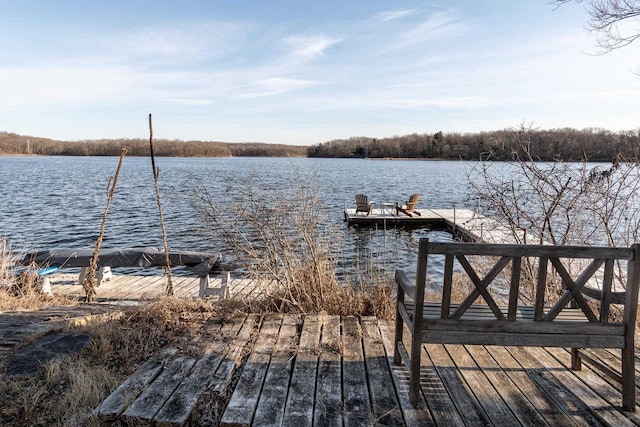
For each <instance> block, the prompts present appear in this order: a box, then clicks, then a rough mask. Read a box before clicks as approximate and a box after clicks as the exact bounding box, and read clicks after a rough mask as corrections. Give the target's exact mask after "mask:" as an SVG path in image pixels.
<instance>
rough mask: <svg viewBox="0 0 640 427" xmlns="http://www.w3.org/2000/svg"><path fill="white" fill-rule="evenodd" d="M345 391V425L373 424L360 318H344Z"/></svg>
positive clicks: (343, 363) (343, 370) (343, 364)
mask: <svg viewBox="0 0 640 427" xmlns="http://www.w3.org/2000/svg"><path fill="white" fill-rule="evenodd" d="M342 330H343V332H342V343H343V346H344V349H343V358H342V372H343V375H342V377H343V393H344V411H345V414H344V424H345V426H369V425H373V419H372V414H371V410H370V406H371V401H370V398H369V391H368V388H367V372H366V368H365V364H364V354H363V352H362V331H361V328H360V323H359V322H358V319H356V318H355V317H352V316H347V317H344V318H343V319H342Z"/></svg>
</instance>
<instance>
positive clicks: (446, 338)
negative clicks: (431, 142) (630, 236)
mask: <svg viewBox="0 0 640 427" xmlns="http://www.w3.org/2000/svg"><path fill="white" fill-rule="evenodd" d="M639 249H640V245H633V246H632V247H631V248H604V247H578V246H551V245H504V244H483V243H438V242H430V241H429V240H428V239H421V240H420V245H419V253H418V267H417V274H416V283H415V284H414V283H412V282H411V281H410V280H409V279H408V278H407V276H406V274H405V273H404V272H403V271H400V270H398V271H397V272H396V282H397V285H398V292H397V293H398V295H397V313H396V328H395V354H394V361H395V363H397V364H400V363H402V362H404V364H405V365H406V367H407V369H408V371H409V375H410V395H411V402H412V403H413V404H414V405H415V404H417V402H418V397H419V393H420V353H421V345H422V343H436V344H465V345H467V344H468V345H473V344H478V345H504V346H536V347H567V348H571V365H572V366H571V367H572V369H574V370H580V368H581V362H582V360H583V359H584V360H585V361H588V362H589V363H590V364H591V365H594V368H597V369H599V371H600V372H602V373H604V374H607V375H609V376H611V377H612V378H614V379H615V380H617V381H618V382H620V383H621V385H622V407H623V408H624V409H626V410H631V411H634V410H635V360H634V357H635V351H634V345H635V343H634V333H635V324H636V310H637V305H638V282H639V278H640V268H639V266H640V262H638V251H639ZM433 255H440V256H435V257H434V256H433ZM442 255H444V258H443V257H442ZM471 257H473V260H472V259H471ZM434 258H435V261H436V262H434ZM479 259H483V260H485V259H486V260H490V261H491V264H490V265H492V267H491V268H486V267H485V268H483V271H487V272H486V274H484V277H481V275H479V273H477V271H476V270H478V269H479V267H478V260H479ZM454 260H455V261H457V263H454ZM443 261H444V262H443ZM617 261H622V263H623V265H624V264H626V270H625V269H623V274H621V276H624V277H622V281H625V282H626V285H625V287H624V289H625V291H624V292H614V290H613V289H612V288H613V286H612V284H613V283H614V276H615V274H614V271H616V270H615V267H616V265H617V264H616V263H617ZM472 262H473V265H472ZM525 263H527V264H525ZM570 263H572V266H575V265H577V266H578V268H577V269H578V270H580V272H578V274H571V273H570V271H571V268H570ZM509 265H510V266H511V268H510V269H507V268H506V267H507V266H509ZM525 265H531V266H533V267H532V268H533V275H532V277H534V279H533V282H534V283H533V284H532V286H531V288H532V293H533V295H531V299H530V300H531V303H525V302H523V299H525V298H523V292H522V288H524V283H521V276H524V266H525ZM427 268H429V272H430V273H431V272H432V271H434V270H432V269H434V268H435V269H436V270H438V271H439V273H440V274H441V275H442V276H441V277H442V279H441V280H442V282H441V291H438V293H439V294H440V296H439V297H438V298H436V300H439V301H437V302H425V286H426V285H427V283H428V275H427ZM454 271H460V272H461V275H462V276H463V277H464V281H466V283H467V284H468V285H470V286H468V287H466V288H465V289H471V291H470V293H468V294H467V295H466V296H465V297H464V298H460V300H461V302H459V303H453V302H452V291H453V295H459V294H460V292H461V289H460V288H464V287H463V286H461V284H462V282H460V281H459V280H458V278H457V277H456V278H454ZM434 276H437V275H436V274H434ZM618 276H620V274H619V275H618ZM498 277H500V278H501V279H500V280H501V281H502V282H501V283H494V281H495V282H498V280H496V278H498ZM553 278H555V279H558V278H559V280H561V283H562V286H561V288H558V289H559V290H560V291H559V292H557V294H558V295H555V297H554V295H552V292H551V289H552V288H551V287H550V283H551V280H552V279H553ZM618 281H620V277H618ZM596 282H597V285H598V288H594V287H593V284H594V283H596ZM492 283H493V285H492ZM587 283H588V285H589V286H585V284H587ZM490 285H492V286H490ZM496 290H499V291H500V292H499V294H500V295H502V298H503V299H504V301H505V304H504V305H503V306H501V305H499V304H498V302H499V301H500V300H499V299H498V298H496V295H497V293H496ZM590 302H591V303H590ZM594 303H595V306H594ZM596 306H597V308H596V309H594V308H592V307H596ZM617 307H619V308H620V309H621V310H622V314H621V315H620V316H616V317H615V318H614V316H613V315H612V311H615V310H614V308H617ZM405 323H406V325H407V327H408V329H409V331H410V341H411V348H410V350H409V352H407V349H406V347H405V345H404V343H403V332H404V324H405ZM586 348H619V349H622V370H621V372H616V371H615V370H612V369H610V368H608V367H606V366H604V365H600V364H598V361H597V360H594V359H593V358H590V357H588V356H587V355H586V354H583V352H581V351H580V349H586Z"/></svg>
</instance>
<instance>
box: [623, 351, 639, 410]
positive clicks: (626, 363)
mask: <svg viewBox="0 0 640 427" xmlns="http://www.w3.org/2000/svg"><path fill="white" fill-rule="evenodd" d="M629 347H631V348H629ZM635 362H636V357H635V349H634V346H633V344H632V345H631V346H627V348H623V349H622V409H624V410H625V411H635V410H636V363H635Z"/></svg>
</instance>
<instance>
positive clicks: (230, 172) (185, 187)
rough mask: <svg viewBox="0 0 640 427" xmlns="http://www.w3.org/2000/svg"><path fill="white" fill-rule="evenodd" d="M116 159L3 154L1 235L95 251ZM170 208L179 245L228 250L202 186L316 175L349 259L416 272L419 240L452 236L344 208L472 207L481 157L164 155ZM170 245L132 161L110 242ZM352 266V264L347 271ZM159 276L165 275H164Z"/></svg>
mask: <svg viewBox="0 0 640 427" xmlns="http://www.w3.org/2000/svg"><path fill="white" fill-rule="evenodd" d="M117 164H118V158H117V157H0V183H1V185H0V237H5V238H7V239H8V240H9V241H10V242H11V243H12V246H13V248H14V250H18V251H22V250H25V251H33V250H40V249H48V248H53V247H65V248H79V249H80V248H85V249H92V248H93V246H94V245H95V240H96V238H97V236H98V234H99V232H100V224H101V221H102V215H103V211H104V207H105V203H106V186H107V183H108V181H109V177H110V176H112V175H114V174H115V170H116V167H117ZM156 165H157V166H158V167H159V168H160V183H159V184H160V189H161V196H162V205H163V213H164V218H165V223H166V229H167V233H168V239H169V246H170V248H171V249H174V250H197V251H206V252H214V253H217V252H220V251H224V250H225V248H224V247H223V242H222V241H221V240H220V239H219V238H217V237H216V235H215V233H208V232H205V231H203V228H202V225H203V224H202V222H201V216H200V215H199V214H198V209H197V208H198V202H197V200H198V198H197V196H196V194H195V191H196V189H197V188H199V187H198V186H199V185H200V186H203V187H205V188H206V189H207V191H208V192H209V193H210V194H211V195H213V197H214V198H219V199H220V200H223V199H224V198H225V197H229V195H232V196H233V195H234V194H237V193H238V192H239V190H238V189H239V187H240V186H242V185H243V184H242V183H243V182H244V181H245V180H246V179H248V178H250V179H251V180H252V181H254V182H259V183H261V185H265V186H268V187H271V188H285V187H287V186H291V185H294V182H295V180H296V176H297V173H298V172H299V171H300V172H302V173H307V172H309V171H314V172H313V173H315V175H316V176H317V178H318V184H319V187H320V192H321V194H320V196H321V199H322V200H323V204H324V206H325V207H326V211H327V214H328V217H329V218H330V221H334V222H335V225H336V226H337V227H339V228H340V229H341V230H343V231H342V232H343V233H344V234H343V240H344V243H343V250H342V252H343V253H342V255H341V264H343V265H344V266H349V265H352V264H353V263H355V262H356V261H355V260H356V258H357V257H358V256H359V255H361V254H369V255H370V256H371V257H373V258H374V259H375V263H377V264H378V265H379V266H380V267H381V268H384V269H387V270H391V269H395V268H397V267H401V268H407V269H409V270H411V269H413V268H415V267H413V265H414V264H415V255H416V251H417V241H418V239H419V238H420V237H423V236H429V237H430V238H432V239H436V240H447V239H450V236H449V235H448V234H447V233H445V232H442V231H434V230H428V229H426V228H425V229H413V230H381V229H362V228H361V229H358V228H352V227H348V226H347V225H346V223H344V222H343V210H344V208H345V207H353V205H354V202H353V197H354V194H356V193H363V194H367V195H369V197H370V199H373V200H375V201H376V202H378V203H380V202H395V201H399V202H402V201H404V200H406V199H407V198H408V197H409V195H411V194H413V193H419V194H420V195H421V199H420V202H419V205H418V206H419V207H421V206H422V207H430V208H453V206H454V205H455V206H457V207H459V208H473V206H470V204H471V203H472V202H471V200H472V194H471V191H470V188H469V185H468V178H467V174H468V173H469V172H470V171H471V170H472V169H473V167H474V166H475V163H474V162H458V161H401V160H357V159H306V158H296V159H283V158H158V159H156ZM132 246H155V247H162V233H161V229H160V225H159V217H158V208H157V205H156V201H155V190H154V184H153V176H152V171H151V165H150V161H149V159H148V158H139V157H127V158H125V161H124V163H123V167H122V171H121V175H120V179H119V181H118V185H117V188H116V193H115V197H114V200H113V202H112V205H111V209H110V211H109V218H108V222H107V229H106V236H105V239H104V243H103V246H102V247H103V248H117V247H132ZM345 268H346V267H345ZM155 273H157V272H155Z"/></svg>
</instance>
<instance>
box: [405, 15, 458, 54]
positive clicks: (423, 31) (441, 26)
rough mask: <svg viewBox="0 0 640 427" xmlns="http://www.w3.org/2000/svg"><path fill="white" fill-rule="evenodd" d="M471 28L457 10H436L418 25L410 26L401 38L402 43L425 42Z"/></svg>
mask: <svg viewBox="0 0 640 427" xmlns="http://www.w3.org/2000/svg"><path fill="white" fill-rule="evenodd" d="M468 29H469V26H468V25H467V24H464V23H463V22H462V21H461V18H460V16H459V13H458V12H457V11H455V10H447V11H441V12H435V13H432V14H431V15H429V17H428V18H427V19H426V20H424V21H422V22H420V23H419V24H417V25H414V26H413V27H411V28H409V29H408V30H407V31H405V32H404V34H403V35H402V36H401V38H400V43H401V44H402V45H405V46H406V45H409V44H416V43H423V42H425V41H430V40H435V39H439V38H443V37H446V36H451V35H456V34H460V33H462V32H463V31H466V30H468Z"/></svg>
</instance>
